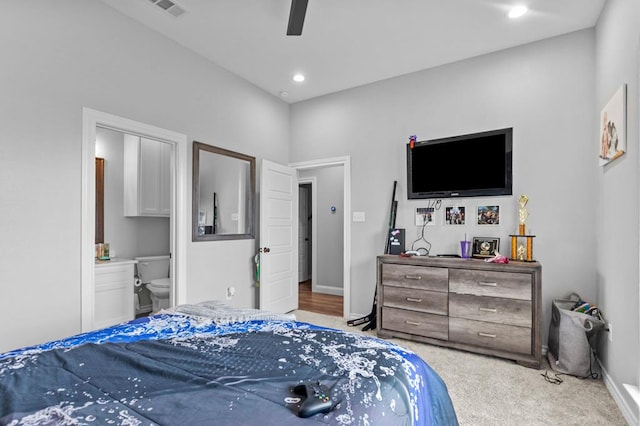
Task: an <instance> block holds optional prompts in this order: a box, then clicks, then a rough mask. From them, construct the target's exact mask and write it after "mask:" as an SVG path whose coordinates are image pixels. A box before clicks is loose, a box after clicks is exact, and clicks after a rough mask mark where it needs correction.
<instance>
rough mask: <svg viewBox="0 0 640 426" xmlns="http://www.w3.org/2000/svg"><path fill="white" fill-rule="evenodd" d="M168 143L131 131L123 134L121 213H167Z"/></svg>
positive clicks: (152, 215) (169, 180)
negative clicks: (128, 133) (122, 205)
mask: <svg viewBox="0 0 640 426" xmlns="http://www.w3.org/2000/svg"><path fill="white" fill-rule="evenodd" d="M170 159H171V146H170V145H169V144H167V143H163V142H160V141H156V140H151V139H145V138H141V137H138V136H133V135H125V138H124V215H125V216H147V217H169V215H170V214H171V170H170Z"/></svg>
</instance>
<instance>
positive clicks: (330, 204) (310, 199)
mask: <svg viewBox="0 0 640 426" xmlns="http://www.w3.org/2000/svg"><path fill="white" fill-rule="evenodd" d="M343 199H344V196H343V166H342V165H339V166H331V167H321V168H314V169H311V170H304V171H300V172H299V175H298V215H299V216H298V282H299V285H298V287H299V288H298V308H299V309H302V310H306V311H310V312H316V313H321V314H326V315H333V316H343V312H344V298H343V292H344V283H343V273H342V272H343V269H344V267H343V263H344V262H343V257H344V247H343V239H344V206H343V204H344V203H343Z"/></svg>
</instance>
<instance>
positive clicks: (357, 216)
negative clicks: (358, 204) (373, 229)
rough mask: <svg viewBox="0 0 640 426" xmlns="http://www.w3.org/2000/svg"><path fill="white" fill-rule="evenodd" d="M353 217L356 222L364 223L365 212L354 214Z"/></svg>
mask: <svg viewBox="0 0 640 426" xmlns="http://www.w3.org/2000/svg"><path fill="white" fill-rule="evenodd" d="M352 217H353V221H354V222H364V212H353V214H352Z"/></svg>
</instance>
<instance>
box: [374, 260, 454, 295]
mask: <svg viewBox="0 0 640 426" xmlns="http://www.w3.org/2000/svg"><path fill="white" fill-rule="evenodd" d="M382 283H383V284H384V285H388V286H396V287H406V288H416V289H421V290H432V291H442V292H447V291H448V290H449V270H448V269H447V268H434V267H430V266H414V265H396V264H393V263H386V264H383V265H382Z"/></svg>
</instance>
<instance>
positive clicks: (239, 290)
mask: <svg viewBox="0 0 640 426" xmlns="http://www.w3.org/2000/svg"><path fill="white" fill-rule="evenodd" d="M3 6H4V9H3V10H4V13H2V14H0V51H1V52H2V54H3V58H4V59H5V60H4V61H3V66H2V67H0V80H1V81H2V97H1V98H0V128H2V134H1V136H0V236H1V237H0V272H1V273H2V292H3V294H2V297H1V298H0V323H1V324H5V326H2V327H0V351H2V350H8V349H12V348H15V347H19V346H23V345H29V344H35V343H39V342H43V341H47V340H51V339H55V338H61V337H63V336H68V335H71V334H74V333H78V332H80V288H81V283H80V251H81V247H80V224H81V181H82V170H81V163H82V161H81V158H82V155H81V147H82V107H89V108H93V109H96V110H99V111H104V112H107V113H111V114H115V115H118V116H122V117H127V118H130V119H133V120H136V121H140V122H143V123H147V124H151V125H155V126H158V127H162V128H165V129H169V130H172V131H175V132H180V133H183V134H186V135H187V137H188V140H189V141H192V140H198V141H202V142H205V143H210V144H212V145H217V146H221V147H224V148H228V149H232V150H234V151H240V152H244V153H247V154H250V155H254V156H255V157H256V158H257V159H258V160H259V159H261V158H268V159H270V160H273V161H277V162H280V163H287V162H288V160H289V115H288V114H289V107H288V105H287V104H285V103H283V102H282V101H280V100H279V99H278V98H276V97H274V96H272V95H270V94H267V93H265V92H264V91H262V90H260V89H258V88H256V87H255V86H253V85H251V84H249V83H247V82H246V81H244V80H242V79H240V78H239V77H237V76H234V75H232V74H230V73H229V72H227V71H226V70H223V69H221V68H220V67H218V66H216V65H214V64H212V63H211V62H209V61H207V60H205V59H202V58H200V57H198V56H196V55H195V54H193V53H191V52H189V51H187V50H185V49H184V48H182V47H180V46H179V45H177V44H176V43H174V42H172V41H170V40H169V39H167V38H165V37H163V36H161V35H159V34H157V33H155V32H152V31H151V30H149V29H147V28H145V27H144V26H142V25H140V24H139V23H137V22H134V21H132V20H130V19H129V18H126V17H124V16H123V15H121V14H120V13H118V12H117V11H115V10H113V9H112V8H109V7H108V6H106V5H104V4H103V3H102V2H100V1H85V0H60V1H56V2H51V1H48V0H32V1H28V2H25V1H20V0H7V1H4V2H3ZM187 151H188V152H189V156H190V155H191V149H190V148H189V149H188V150H187ZM188 163H189V164H191V160H190V158H189V160H188ZM187 173H188V176H191V168H190V166H189V170H188V171H187ZM189 190H190V186H189ZM187 201H188V203H189V205H191V195H190V193H189V196H188V200H187ZM189 210H190V209H189ZM188 238H189V241H188V243H187V301H188V302H197V301H200V300H203V299H213V298H217V299H224V298H225V289H226V287H228V286H230V285H233V286H234V287H235V288H236V296H235V297H234V299H232V303H234V304H237V305H243V306H254V305H255V303H256V296H255V289H254V286H253V272H252V267H251V265H252V259H253V256H254V254H255V252H256V244H255V241H254V240H242V241H231V242H228V241H213V242H198V243H192V242H191V236H188ZM43 318H44V319H45V320H43ZM7 324H11V326H6V325H7Z"/></svg>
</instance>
